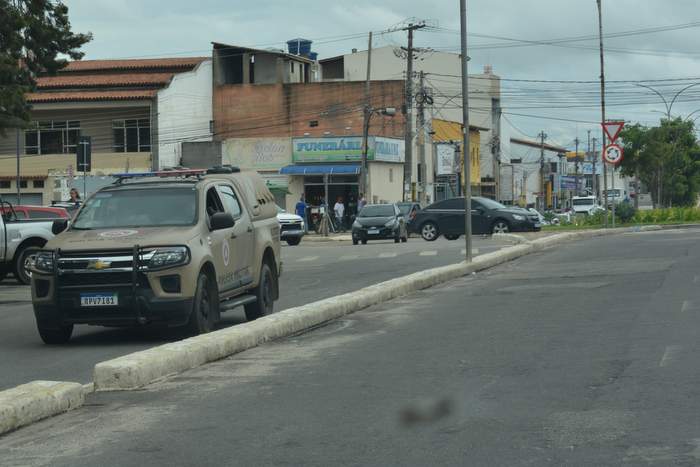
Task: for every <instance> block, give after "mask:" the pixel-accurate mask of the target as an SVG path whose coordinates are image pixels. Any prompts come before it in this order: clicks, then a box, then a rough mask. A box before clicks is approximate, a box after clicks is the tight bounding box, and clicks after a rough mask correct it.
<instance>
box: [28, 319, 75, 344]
mask: <svg viewBox="0 0 700 467" xmlns="http://www.w3.org/2000/svg"><path fill="white" fill-rule="evenodd" d="M36 327H37V330H38V331H39V336H41V340H42V341H44V344H50V345H58V344H65V343H66V342H68V341H69V340H70V336H71V335H72V334H73V325H72V324H68V325H65V326H59V327H57V328H46V327H43V326H42V324H41V323H38V322H37V323H36Z"/></svg>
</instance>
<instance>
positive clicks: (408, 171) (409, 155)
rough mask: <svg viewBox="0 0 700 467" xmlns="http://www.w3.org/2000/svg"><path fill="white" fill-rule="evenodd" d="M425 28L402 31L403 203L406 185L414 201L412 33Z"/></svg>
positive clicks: (409, 26)
mask: <svg viewBox="0 0 700 467" xmlns="http://www.w3.org/2000/svg"><path fill="white" fill-rule="evenodd" d="M424 27H425V23H419V24H413V23H411V24H409V25H408V26H407V27H405V28H403V30H406V31H408V48H407V49H406V53H407V56H406V96H405V99H406V128H405V135H404V141H405V143H406V162H404V166H403V178H404V201H407V200H406V184H408V186H409V190H410V193H411V195H410V201H415V199H414V194H413V193H414V191H413V112H412V109H413V31H415V30H416V29H421V28H424Z"/></svg>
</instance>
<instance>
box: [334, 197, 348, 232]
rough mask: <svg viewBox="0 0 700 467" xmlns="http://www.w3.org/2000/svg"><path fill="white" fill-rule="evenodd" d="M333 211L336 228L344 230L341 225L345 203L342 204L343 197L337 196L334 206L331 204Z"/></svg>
mask: <svg viewBox="0 0 700 467" xmlns="http://www.w3.org/2000/svg"><path fill="white" fill-rule="evenodd" d="M333 211H334V212H335V220H336V222H337V223H338V230H340V231H343V232H344V231H345V228H344V227H343V215H344V214H345V205H344V204H343V198H342V197H340V196H339V197H338V201H336V203H335V206H333Z"/></svg>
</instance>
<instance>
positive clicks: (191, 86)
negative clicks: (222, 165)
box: [157, 60, 214, 169]
mask: <svg viewBox="0 0 700 467" xmlns="http://www.w3.org/2000/svg"><path fill="white" fill-rule="evenodd" d="M212 85H213V82H212V62H211V60H206V61H204V62H202V63H201V64H200V65H199V66H198V67H197V68H195V69H194V70H192V71H189V72H187V73H179V74H176V75H175V76H174V77H173V80H172V81H171V83H170V85H169V86H168V87H167V88H165V89H163V90H161V91H159V92H158V95H157V100H158V101H157V102H158V104H157V109H158V135H157V138H158V168H159V169H162V168H164V167H173V166H176V165H179V164H180V157H181V143H182V142H183V141H211V140H212V134H211V132H210V128H209V122H210V121H211V120H213V119H214V117H213V113H212Z"/></svg>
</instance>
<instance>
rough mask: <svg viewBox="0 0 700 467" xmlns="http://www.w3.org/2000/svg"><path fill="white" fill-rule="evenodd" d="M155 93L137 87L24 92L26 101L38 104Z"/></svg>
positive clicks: (130, 97) (120, 98)
mask: <svg viewBox="0 0 700 467" xmlns="http://www.w3.org/2000/svg"><path fill="white" fill-rule="evenodd" d="M155 95H156V90H155V89H137V90H124V91H65V92H31V93H28V94H26V95H25V96H26V99H27V102H29V103H31V104H39V103H44V102H70V101H74V102H75V101H83V102H84V101H125V100H144V99H151V98H152V97H153V96H155Z"/></svg>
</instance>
